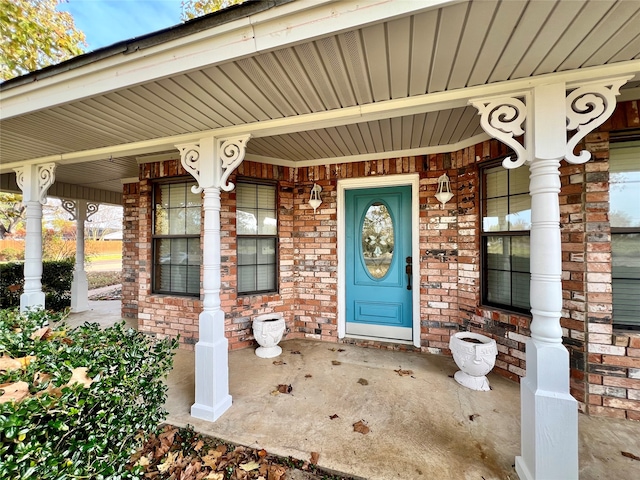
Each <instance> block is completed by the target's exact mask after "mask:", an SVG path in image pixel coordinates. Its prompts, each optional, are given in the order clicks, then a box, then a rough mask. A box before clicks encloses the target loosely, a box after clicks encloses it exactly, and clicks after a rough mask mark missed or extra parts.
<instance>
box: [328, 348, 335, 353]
mask: <svg viewBox="0 0 640 480" xmlns="http://www.w3.org/2000/svg"><path fill="white" fill-rule="evenodd" d="M327 350H329V351H330V352H335V351H336V349H335V348H327Z"/></svg>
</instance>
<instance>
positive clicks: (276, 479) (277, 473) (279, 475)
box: [267, 465, 287, 480]
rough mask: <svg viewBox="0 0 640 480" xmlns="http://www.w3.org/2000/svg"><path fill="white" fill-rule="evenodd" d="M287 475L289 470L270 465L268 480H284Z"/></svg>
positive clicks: (280, 466)
mask: <svg viewBox="0 0 640 480" xmlns="http://www.w3.org/2000/svg"><path fill="white" fill-rule="evenodd" d="M286 473H287V469H286V468H285V467H283V466H282V465H270V466H269V473H268V475H267V479H268V480H284V478H285V474H286Z"/></svg>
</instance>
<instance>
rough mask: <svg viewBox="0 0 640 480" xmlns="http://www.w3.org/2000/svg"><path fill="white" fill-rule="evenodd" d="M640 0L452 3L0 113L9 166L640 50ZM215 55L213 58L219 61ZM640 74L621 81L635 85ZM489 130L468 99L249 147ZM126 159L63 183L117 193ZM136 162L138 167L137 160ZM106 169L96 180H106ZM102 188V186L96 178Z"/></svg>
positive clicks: (387, 146) (84, 169)
mask: <svg viewBox="0 0 640 480" xmlns="http://www.w3.org/2000/svg"><path fill="white" fill-rule="evenodd" d="M639 25H640V2H638V1H618V0H594V1H572V0H558V1H526V0H510V1H498V0H486V1H476V2H456V3H452V4H449V5H446V6H443V7H441V8H435V9H426V10H425V11H422V12H421V13H417V14H412V15H407V16H404V17H399V18H394V19H393V20H390V21H386V22H379V23H375V24H371V25H368V26H365V27H363V28H359V29H352V30H348V31H344V32H341V33H339V34H337V35H329V36H326V37H324V38H317V39H314V40H312V41H307V42H302V43H298V44H295V45H294V46H290V47H287V48H280V49H277V50H273V51H268V52H264V53H259V54H255V55H252V56H246V57H243V58H239V59H237V60H235V61H229V62H226V63H222V64H214V63H212V64H211V65H209V66H207V67H206V68H202V69H198V70H194V71H188V72H185V73H182V74H178V75H174V76H172V77H171V78H163V79H160V80H157V81H153V82H149V83H145V84H141V85H135V86H131V87H129V88H122V89H118V90H117V91H113V92H110V93H105V94H102V95H97V96H95V97H92V98H88V99H84V100H80V101H75V102H72V103H69V104H65V105H60V106H57V107H52V108H48V109H46V110H42V111H37V112H33V113H28V114H25V115H22V116H17V117H13V118H10V119H7V120H2V121H1V124H0V160H1V161H2V164H11V162H20V161H24V160H29V159H36V158H43V157H52V156H54V155H61V154H68V153H73V152H84V151H90V150H92V149H98V148H103V147H111V146H118V145H123V144H130V143H131V144H133V143H135V142H145V141H151V140H154V139H158V138H169V137H173V136H176V135H181V134H191V133H196V132H200V131H210V130H215V129H218V128H223V127H231V126H242V125H246V126H247V131H251V125H252V124H257V123H259V122H264V121H270V120H277V119H283V118H287V117H288V118H291V117H294V118H295V117H297V116H300V115H306V114H313V113H318V112H326V111H332V110H333V111H335V110H338V109H340V108H345V107H355V106H365V105H371V104H375V103H377V102H385V101H390V100H395V99H403V98H409V97H413V96H419V95H430V94H437V93H438V92H447V91H453V90H458V89H463V88H465V87H474V86H479V85H484V84H488V83H495V82H503V81H508V80H514V79H519V78H526V77H529V76H533V75H541V74H547V73H553V72H562V71H566V70H569V69H581V68H586V67H591V66H596V65H607V64H611V63H614V62H627V61H630V60H633V59H639V58H640V27H639ZM212 62H215V58H212ZM639 80H640V77H636V78H635V79H634V80H633V81H632V82H630V83H629V84H628V85H627V86H626V87H625V88H637V87H638V86H639V85H640V83H639ZM481 133H482V129H481V128H480V125H479V116H478V115H477V111H476V110H475V109H474V108H472V107H460V106H458V107H457V108H453V109H450V110H442V111H429V110H428V109H427V108H425V109H424V110H423V111H417V112H416V113H415V114H413V115H404V116H397V117H395V118H383V119H377V120H375V121H367V119H364V120H363V121H361V122H358V123H353V121H352V120H351V121H345V122H344V125H340V124H334V125H332V126H329V127H326V128H320V127H318V128H316V129H312V130H309V131H302V132H297V133H290V134H287V135H276V136H272V137H259V138H253V139H252V140H251V141H250V142H249V144H248V154H250V155H254V156H255V158H258V159H260V158H263V159H265V160H264V161H268V159H277V160H282V161H289V162H299V163H300V164H304V162H320V161H322V160H326V161H327V162H330V161H332V159H340V161H348V160H345V159H348V158H349V157H354V159H357V158H359V157H361V156H366V155H377V156H379V157H381V158H382V157H385V155H386V152H398V151H404V150H408V151H417V150H420V149H422V150H424V149H428V148H430V147H442V148H446V147H447V146H448V145H455V144H459V143H461V142H465V141H468V140H469V139H471V138H473V137H475V136H477V135H479V134H481ZM125 158H127V160H124V161H122V162H121V161H119V160H118V161H115V160H113V159H112V161H111V162H109V161H107V163H105V164H103V163H100V162H104V161H99V162H98V163H97V164H96V162H92V163H89V164H87V165H84V164H82V163H76V164H74V165H73V166H70V165H66V166H63V165H61V166H60V167H59V168H58V172H57V173H56V176H57V178H61V179H64V181H66V182H69V183H71V182H72V181H74V182H78V183H79V184H83V185H89V184H92V183H91V182H93V181H94V180H92V181H91V182H88V183H87V181H84V183H82V182H83V180H82V179H83V178H84V177H88V178H93V179H103V180H102V181H101V182H99V180H95V182H98V183H100V184H99V185H98V186H99V187H100V188H103V189H114V191H116V190H117V191H119V190H120V189H121V185H120V184H119V183H118V181H116V180H118V177H119V178H126V177H129V176H131V175H133V176H135V175H137V169H136V168H135V165H134V164H132V163H131V162H130V159H131V157H125ZM134 163H135V162H134ZM96 173H99V175H96ZM98 183H96V184H98Z"/></svg>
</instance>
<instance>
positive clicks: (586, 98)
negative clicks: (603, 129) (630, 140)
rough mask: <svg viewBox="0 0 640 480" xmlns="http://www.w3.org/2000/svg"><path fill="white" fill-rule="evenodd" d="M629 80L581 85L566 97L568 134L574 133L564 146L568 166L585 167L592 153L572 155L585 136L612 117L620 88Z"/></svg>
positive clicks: (584, 152)
mask: <svg viewBox="0 0 640 480" xmlns="http://www.w3.org/2000/svg"><path fill="white" fill-rule="evenodd" d="M631 78H633V77H621V78H614V79H610V80H608V81H607V82H606V83H602V82H601V81H600V82H593V83H589V84H585V85H581V86H579V87H578V88H576V89H575V90H573V91H572V92H571V93H569V95H567V130H568V131H573V130H576V133H574V134H573V136H572V137H571V138H570V139H569V141H568V142H567V154H566V156H565V158H566V159H567V162H569V163H585V162H587V161H589V160H590V159H591V153H589V152H588V151H586V150H582V151H581V152H580V154H578V155H575V154H574V153H573V151H574V149H575V147H576V145H578V143H579V142H580V141H581V140H582V139H583V138H584V137H585V136H587V134H589V133H590V132H592V131H593V130H595V129H596V128H598V127H599V126H600V125H602V124H603V123H604V122H605V121H606V120H607V119H608V118H609V117H610V116H611V114H613V111H614V110H615V108H616V96H617V95H620V87H622V85H624V84H625V83H627V81H629V80H630V79H631Z"/></svg>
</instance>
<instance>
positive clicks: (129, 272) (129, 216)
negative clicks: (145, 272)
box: [121, 183, 140, 318]
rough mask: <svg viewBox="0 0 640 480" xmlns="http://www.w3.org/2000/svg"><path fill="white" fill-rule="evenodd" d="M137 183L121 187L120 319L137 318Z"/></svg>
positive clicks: (138, 192)
mask: <svg viewBox="0 0 640 480" xmlns="http://www.w3.org/2000/svg"><path fill="white" fill-rule="evenodd" d="M138 187H139V186H138V184H137V183H125V184H124V185H123V187H122V203H123V211H122V215H123V219H122V236H123V241H122V312H121V314H122V318H137V317H138V268H139V259H138V229H139V227H138V202H139V198H140V195H139V194H140V191H139V188H138Z"/></svg>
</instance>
